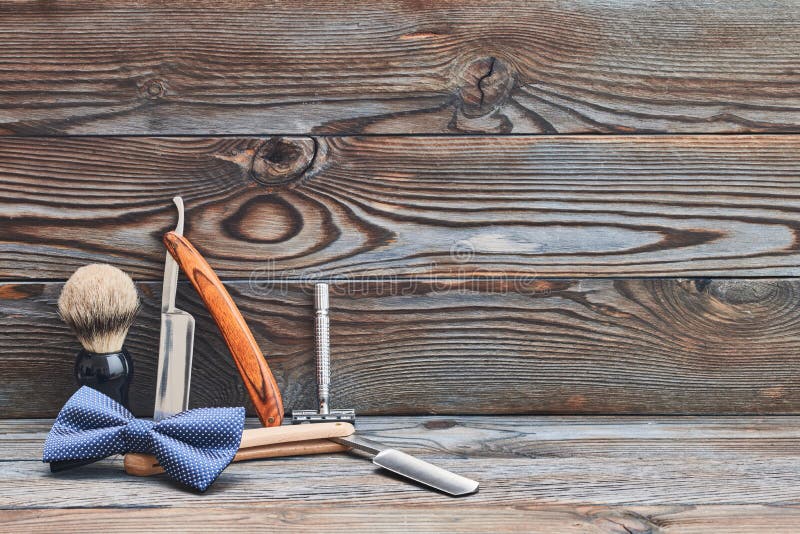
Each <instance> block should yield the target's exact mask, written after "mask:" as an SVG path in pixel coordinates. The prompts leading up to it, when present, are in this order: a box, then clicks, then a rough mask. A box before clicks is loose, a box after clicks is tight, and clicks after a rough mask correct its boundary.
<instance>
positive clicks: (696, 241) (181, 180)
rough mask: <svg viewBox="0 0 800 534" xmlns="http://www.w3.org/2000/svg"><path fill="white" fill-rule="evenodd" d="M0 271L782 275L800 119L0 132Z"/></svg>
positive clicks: (790, 261)
mask: <svg viewBox="0 0 800 534" xmlns="http://www.w3.org/2000/svg"><path fill="white" fill-rule="evenodd" d="M0 189H1V190H2V193H3V194H4V195H5V200H4V205H3V209H2V211H0V224H1V225H2V231H0V251H2V254H0V279H6V280H8V279H66V278H67V277H68V276H69V274H70V273H71V272H72V271H73V270H74V269H75V268H77V267H78V266H80V265H83V264H85V263H89V262H93V261H101V262H109V263H113V264H115V265H118V266H119V267H122V268H124V269H126V270H128V271H130V272H131V273H132V274H134V275H135V276H136V277H137V278H138V279H151V280H160V279H161V276H162V270H163V261H164V254H165V251H164V248H163V246H162V245H161V243H160V238H161V235H162V234H163V232H165V231H166V230H167V229H169V228H171V227H174V224H175V217H176V215H175V208H174V206H173V204H172V202H171V201H170V199H171V197H172V196H173V195H176V194H182V195H183V196H184V199H185V201H186V205H187V209H188V212H187V229H186V235H187V236H188V237H189V239H190V240H192V241H193V243H194V244H195V245H196V246H197V248H198V249H199V250H200V251H201V252H202V253H203V254H204V255H205V256H206V258H207V259H208V261H209V263H210V264H211V265H212V266H213V267H214V268H215V269H217V270H218V273H219V275H220V276H221V277H222V278H223V279H225V278H236V279H244V280H247V279H250V278H252V277H257V278H259V279H288V280H298V279H305V280H307V279H309V278H316V277H320V276H322V277H339V278H347V279H360V278H363V277H367V278H369V279H372V278H376V277H379V278H382V279H405V278H410V277H413V278H424V279H440V278H442V277H444V278H466V277H479V278H486V277H495V278H497V277H500V278H503V279H506V278H507V277H521V278H525V279H529V278H531V277H541V276H575V277H592V276H620V275H622V276H678V275H680V276H795V275H797V273H798V265H800V253H798V247H797V232H798V228H800V212H799V211H798V210H799V209H800V204H798V199H799V198H800V137H797V136H735V137H731V136H703V137H694V136H668V137H653V136H650V137H647V136H645V137H624V138H623V137H616V136H615V137H601V136H594V137H591V136H590V137H573V138H564V137H544V138H537V137H526V136H522V137H506V138H495V139H488V138H480V137H437V138H428V137H411V138H404V137H367V138H351V137H345V138H316V139H310V138H288V139H287V138H270V139H243V138H213V139H206V138H181V139H154V138H145V139H139V138H121V139H120V138H110V139H107V138H103V139H97V138H84V139H20V138H16V139H11V138H5V139H3V138H0Z"/></svg>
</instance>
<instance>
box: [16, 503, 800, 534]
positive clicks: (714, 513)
mask: <svg viewBox="0 0 800 534" xmlns="http://www.w3.org/2000/svg"><path fill="white" fill-rule="evenodd" d="M798 524H800V510H798V509H797V508H796V507H787V506H763V505H755V506H745V505H738V506H731V505H699V506H602V505H585V506H583V505H578V506H557V505H546V504H523V505H518V506H503V505H484V506H475V505H469V504H465V503H463V502H456V503H449V504H444V505H439V506H426V505H406V504H401V503H398V502H396V501H390V502H387V503H386V504H383V505H377V506H372V505H370V506H363V505H353V504H347V505H337V506H336V507H335V508H327V507H325V508H320V507H316V506H314V505H307V506H305V507H300V506H292V507H284V506H280V505H275V506H267V507H264V506H251V505H249V504H247V505H240V506H235V505H229V506H226V507H213V508H211V507H205V508H203V511H202V513H201V514H199V513H198V512H197V508H159V507H152V508H133V509H131V508H68V509H62V510H19V509H17V510H0V527H2V528H4V529H7V530H8V531H10V532H43V533H46V534H50V533H52V532H53V531H54V530H57V531H58V532H60V533H61V532H63V533H69V532H86V529H87V527H93V526H94V527H98V528H102V527H106V528H111V527H112V525H113V529H114V532H135V533H138V532H142V530H143V529H145V528H146V529H147V531H148V532H181V531H186V532H215V533H216V532H220V531H225V530H226V529H231V528H236V530H237V532H263V531H264V529H275V530H280V531H281V532H303V533H305V532H309V531H315V532H341V533H345V534H349V533H364V534H374V533H382V532H386V533H389V534H395V533H397V532H398V531H399V530H402V532H427V533H440V532H448V533H453V534H460V533H473V534H484V533H486V532H515V533H520V534H521V533H524V534H553V533H555V532H557V533H559V534H701V533H716V532H724V533H725V534H753V533H754V532H769V533H771V534H796V533H797V525H798Z"/></svg>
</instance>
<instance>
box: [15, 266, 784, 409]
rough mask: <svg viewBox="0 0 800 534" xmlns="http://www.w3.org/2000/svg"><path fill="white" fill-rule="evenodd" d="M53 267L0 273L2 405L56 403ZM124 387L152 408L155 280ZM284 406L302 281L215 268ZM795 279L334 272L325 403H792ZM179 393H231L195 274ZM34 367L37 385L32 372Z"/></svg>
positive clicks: (304, 375)
mask: <svg viewBox="0 0 800 534" xmlns="http://www.w3.org/2000/svg"><path fill="white" fill-rule="evenodd" d="M60 287H61V284H60V283H8V284H3V285H0V296H2V298H0V321H1V322H2V329H1V330H0V376H3V380H2V381H0V406H2V412H1V413H0V415H2V416H3V417H6V418H8V417H20V416H26V417H42V416H50V417H52V416H54V415H55V414H56V412H57V410H58V408H59V407H60V406H62V405H63V403H64V401H65V400H66V399H67V398H68V396H69V395H70V394H71V393H72V392H73V391H74V388H75V386H74V384H73V383H72V375H71V366H72V361H73V355H74V353H75V352H76V351H77V349H78V345H77V342H76V341H75V340H74V339H73V337H72V335H71V334H70V333H69V332H68V331H67V329H66V327H65V326H63V325H62V324H61V323H60V322H59V320H58V317H57V316H56V306H55V302H56V299H57V297H58V293H59V291H60ZM139 288H140V291H141V294H142V300H143V310H142V312H141V314H140V317H139V319H138V320H137V323H136V324H135V325H134V326H133V328H132V329H131V331H130V334H129V337H128V343H127V346H128V348H129V350H130V352H131V354H132V356H133V358H134V362H135V366H136V378H135V380H134V384H133V386H132V389H131V399H132V400H131V403H132V406H133V409H134V411H135V412H136V413H138V414H140V415H149V414H152V408H153V392H154V391H155V385H154V383H155V378H154V375H155V367H156V360H157V356H156V355H157V344H158V329H159V321H158V317H159V315H158V314H159V307H158V306H159V296H160V284H158V283H142V284H139ZM227 288H228V290H229V291H230V293H231V295H232V297H233V298H234V300H235V301H236V302H237V304H238V306H239V308H240V309H241V311H242V313H243V315H244V317H245V319H246V320H247V322H248V324H249V325H250V327H251V329H252V331H253V333H254V335H255V338H256V341H257V342H258V344H259V346H260V347H261V348H262V350H263V352H264V353H265V354H267V355H269V356H268V359H269V364H270V367H271V368H272V370H273V372H274V374H275V377H276V381H277V383H278V386H279V387H280V389H281V392H282V395H283V399H284V405H285V408H286V410H287V411H288V410H291V409H293V408H297V409H309V408H312V407H313V406H315V405H316V402H315V395H316V393H315V367H314V363H313V358H314V356H313V353H314V351H313V339H314V323H313V302H312V288H311V286H310V285H308V286H300V285H297V284H292V283H288V284H277V285H274V286H269V285H265V284H251V283H249V282H232V283H228V284H227ZM799 294H800V282H799V281H797V280H796V279H735V280H707V279H695V280H688V279H686V280H648V279H626V280H610V279H579V280H563V279H536V280H532V281H529V282H526V283H519V281H502V282H498V281H472V282H448V283H444V282H438V283H431V282H413V283H412V282H407V283H363V284H333V285H332V297H331V332H332V337H331V344H332V353H331V354H332V400H331V406H333V407H337V408H355V409H356V411H357V412H359V413H364V414H426V413H450V414H459V413H461V414H463V413H474V414H502V413H517V414H525V413H528V414H530V413H543V414H547V413H575V414H581V413H584V414H603V413H607V414H635V413H648V414H656V413H674V414H692V413H694V414H704V413H705V414H708V413H724V414H736V413H763V414H796V413H800V358H799V357H798V354H800V335H799V334H800V308H798V306H797V301H798V295H799ZM178 305H179V307H181V308H182V309H184V310H186V311H187V312H189V313H191V314H192V315H194V317H195V319H196V320H197V336H196V342H195V359H194V370H193V377H192V396H191V403H190V404H191V405H192V406H204V405H212V406H213V405H241V404H242V403H245V402H246V399H247V396H246V393H245V390H244V386H243V385H242V383H241V380H240V379H239V375H238V373H237V371H236V368H235V366H234V364H233V362H232V360H231V357H230V355H229V353H228V350H227V348H226V347H225V344H224V342H223V341H222V339H221V337H220V336H219V334H218V333H217V329H216V327H215V326H214V324H213V322H212V320H211V319H210V318H209V316H208V313H207V311H206V310H205V308H204V307H203V305H202V303H201V302H200V299H199V298H198V297H197V295H196V294H195V292H194V291H193V289H192V288H191V287H190V286H189V285H188V284H186V283H181V284H179V289H178ZM43 384H46V385H47V387H46V388H43V387H42V386H43Z"/></svg>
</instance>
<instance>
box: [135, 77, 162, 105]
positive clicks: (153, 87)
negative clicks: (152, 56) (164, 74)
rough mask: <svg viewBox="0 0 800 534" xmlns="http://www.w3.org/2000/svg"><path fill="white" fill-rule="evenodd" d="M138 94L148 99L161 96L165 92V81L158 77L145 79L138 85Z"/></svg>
mask: <svg viewBox="0 0 800 534" xmlns="http://www.w3.org/2000/svg"><path fill="white" fill-rule="evenodd" d="M139 94H140V95H141V96H142V97H144V98H147V99H149V100H156V99H159V98H162V97H163V96H164V95H166V94H167V82H166V80H160V79H158V78H152V79H150V80H145V81H144V83H142V84H141V85H139Z"/></svg>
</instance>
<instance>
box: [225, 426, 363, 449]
mask: <svg viewBox="0 0 800 534" xmlns="http://www.w3.org/2000/svg"><path fill="white" fill-rule="evenodd" d="M353 432H355V428H353V425H351V424H350V423H344V422H340V423H314V424H306V425H284V426H280V427H272V428H249V429H247V430H245V431H244V432H242V442H241V443H240V444H239V449H249V448H250V447H261V446H263V445H273V444H275V443H289V442H293V441H306V440H309V439H321V438H342V437H345V436H349V435H350V434H352V433H353Z"/></svg>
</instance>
